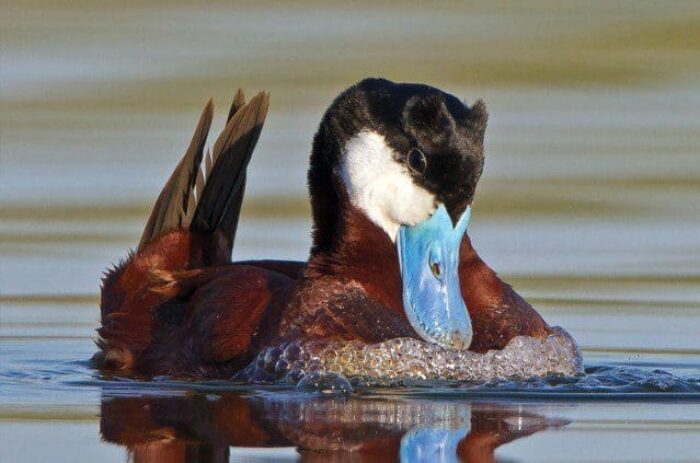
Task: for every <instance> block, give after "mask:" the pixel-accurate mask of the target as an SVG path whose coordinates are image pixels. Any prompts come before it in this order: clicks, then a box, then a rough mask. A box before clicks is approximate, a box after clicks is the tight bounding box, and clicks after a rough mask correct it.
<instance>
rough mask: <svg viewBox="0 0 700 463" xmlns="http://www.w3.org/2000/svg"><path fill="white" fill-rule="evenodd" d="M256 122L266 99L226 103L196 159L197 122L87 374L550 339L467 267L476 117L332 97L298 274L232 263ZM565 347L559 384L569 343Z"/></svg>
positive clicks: (104, 303)
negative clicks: (95, 368)
mask: <svg viewBox="0 0 700 463" xmlns="http://www.w3.org/2000/svg"><path fill="white" fill-rule="evenodd" d="M267 107H268V97H267V95H265V94H259V95H257V96H256V97H254V98H253V99H252V100H251V101H250V102H249V103H248V104H245V103H244V99H243V96H242V93H241V92H240V91H239V93H238V94H237V95H236V98H234V102H233V105H232V107H231V111H230V112H229V119H228V123H227V125H226V127H225V129H224V130H223V132H222V134H221V135H220V137H219V138H218V140H217V141H216V142H215V143H214V145H213V150H212V152H211V155H209V154H207V155H206V156H204V145H205V141H206V136H207V133H208V131H209V126H210V123H211V118H212V107H211V104H208V105H207V107H206V108H205V110H204V113H203V114H202V117H201V119H200V122H199V124H198V127H197V130H196V132H195V134H194V137H193V140H192V143H191V145H190V147H189V149H188V151H187V152H186V154H185V156H184V157H183V159H182V160H181V161H180V163H179V164H178V166H177V167H176V169H175V171H174V173H173V174H172V176H171V178H170V180H169V181H168V183H167V184H166V186H165V187H164V189H163V192H162V193H161V195H160V197H159V198H158V201H157V202H156V205H155V206H154V209H153V212H152V214H151V217H150V219H149V221H148V224H147V226H146V229H145V231H144V234H143V237H142V239H141V243H140V245H139V247H138V250H137V251H136V252H135V253H133V254H132V255H130V256H129V257H128V258H127V259H126V260H125V261H124V262H123V263H121V264H120V265H118V266H117V267H116V268H115V269H113V270H112V271H110V272H109V273H108V275H107V276H106V278H105V280H104V284H103V289H102V300H101V310H102V320H101V322H102V326H101V328H100V329H99V330H98V332H99V346H100V348H101V351H100V353H98V355H96V357H95V358H96V360H97V361H98V363H99V365H100V366H101V367H102V368H104V369H106V370H115V371H120V372H122V373H126V374H131V375H145V376H153V375H170V376H186V377H194V378H228V377H231V376H232V375H234V374H236V373H240V372H241V371H242V370H243V369H244V368H245V367H246V366H248V365H249V364H250V363H251V361H252V360H253V359H254V358H255V357H256V356H258V362H257V363H258V364H259V366H260V367H261V368H268V369H269V365H267V366H266V365H265V361H264V358H261V356H262V357H265V356H267V357H269V358H268V360H269V361H274V362H278V361H279V358H278V357H280V356H281V357H282V358H283V359H284V358H286V357H285V355H286V354H285V352H283V349H281V348H277V346H283V347H284V348H287V350H289V348H290V346H291V348H292V349H293V350H294V349H296V350H297V351H298V352H297V353H299V352H301V351H303V350H304V349H303V346H305V345H313V346H317V347H318V346H320V345H326V346H328V345H335V346H344V345H345V346H351V345H352V346H364V345H367V344H377V343H386V342H392V340H396V339H397V338H414V339H420V340H422V341H427V342H428V343H429V344H425V345H431V346H434V345H435V344H437V345H439V346H441V349H444V350H445V351H446V352H464V351H466V350H467V348H468V349H469V351H470V352H472V353H485V352H487V351H489V350H493V349H498V350H500V349H503V348H505V347H506V346H507V345H508V344H509V343H510V342H511V341H512V340H514V339H515V338H519V337H522V336H525V337H528V338H534V339H538V340H541V341H542V342H546V341H547V339H550V340H551V338H552V337H553V336H554V337H557V336H559V337H561V336H563V335H562V332H561V331H557V330H555V329H553V328H551V327H549V326H548V325H547V324H546V323H545V322H544V320H543V319H542V318H541V317H540V315H539V314H538V313H537V312H536V311H535V310H534V309H533V308H532V307H531V306H530V305H529V304H528V303H527V302H526V301H525V300H524V299H523V298H522V297H520V296H519V295H518V294H517V293H516V292H515V291H514V290H513V289H512V288H511V287H510V286H508V285H507V284H506V283H504V282H503V281H502V280H501V279H500V278H499V277H498V276H497V275H496V273H495V272H494V271H493V270H492V269H491V268H489V266H488V265H486V264H485V263H484V262H483V261H482V260H481V258H480V257H479V256H478V254H477V253H476V251H475V250H474V248H473V247H472V244H471V241H470V239H469V237H468V235H467V233H466V231H467V224H468V220H469V214H470V211H471V204H472V201H473V198H474V191H475V188H476V184H477V182H478V179H479V177H480V175H481V171H482V167H483V159H484V157H483V140H484V132H485V129H486V120H487V114H486V110H485V106H484V104H483V103H482V102H481V101H479V102H477V103H475V104H474V105H473V106H471V107H469V106H467V105H465V104H463V103H462V102H461V101H459V100H458V99H457V98H455V97H454V96H452V95H449V94H446V93H444V92H442V91H440V90H437V89H435V88H432V87H428V86H425V85H419V84H395V83H392V82H390V81H387V80H383V79H366V80H364V81H362V82H360V83H358V84H356V85H354V86H353V87H350V88H349V89H348V90H346V91H345V92H343V93H342V94H341V95H340V96H339V97H338V98H336V100H335V101H334V102H333V104H332V105H331V106H330V108H329V109H328V111H327V112H326V114H325V115H324V117H323V119H322V121H321V124H320V127H319V130H318V132H317V134H316V136H315V138H314V144H313V150H312V154H311V160H310V169H309V176H308V181H309V189H310V196H311V204H312V210H313V245H312V248H311V252H310V257H309V260H308V261H307V262H290V261H274V260H261V261H246V262H233V263H232V262H231V253H232V248H233V242H234V237H235V231H236V228H237V224H238V215H239V212H240V207H241V202H242V199H243V192H244V188H245V181H246V168H247V165H248V162H249V160H250V156H251V154H252V151H253V148H254V146H255V144H256V142H257V139H258V137H259V134H260V131H261V129H262V124H263V121H264V118H265V116H266V113H267ZM203 160H204V164H205V165H204V168H203V169H202V168H200V164H202V161H203ZM564 334H565V333H564ZM567 339H570V338H567ZM396 345H398V344H396ZM300 346H301V347H302V348H301V350H299V349H300ZM567 348H568V349H569V350H570V352H568V353H567V355H568V356H570V357H571V359H572V360H571V362H572V363H571V365H572V367H571V368H573V370H575V369H576V368H577V367H576V366H575V365H574V363H575V360H574V358H575V357H576V356H577V352H576V348H575V344H574V343H573V342H571V345H569V347H567ZM275 349H276V351H275ZM358 349H359V350H361V347H358ZM271 350H272V351H275V352H276V354H275V355H277V357H275V356H274V355H273V354H271V353H270V352H271ZM312 350H313V349H312ZM307 351H308V349H307ZM306 354H307V355H308V352H306ZM516 355H517V354H516ZM287 360H289V359H287ZM292 360H293V359H292ZM419 361H428V360H425V359H423V360H421V359H419ZM273 369H274V368H273ZM554 369H556V368H554ZM247 370H250V368H248V369H247ZM573 370H572V371H573ZM564 371H568V370H566V369H564Z"/></svg>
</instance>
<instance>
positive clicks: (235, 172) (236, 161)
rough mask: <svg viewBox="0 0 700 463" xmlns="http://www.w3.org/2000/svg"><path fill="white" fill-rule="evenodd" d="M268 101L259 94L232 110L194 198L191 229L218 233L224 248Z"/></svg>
mask: <svg viewBox="0 0 700 463" xmlns="http://www.w3.org/2000/svg"><path fill="white" fill-rule="evenodd" d="M237 97H238V95H237ZM241 98H242V94H241ZM268 104H269V96H268V95H267V94H266V93H259V94H257V95H256V96H255V97H254V98H253V99H252V100H250V103H248V104H246V105H244V106H243V107H241V108H240V109H239V110H237V111H232V112H233V113H234V114H233V116H232V117H231V119H230V120H229V121H228V123H227V124H226V127H225V128H224V130H223V131H222V132H221V135H220V136H219V138H218V139H217V140H216V143H214V149H213V151H212V154H211V159H212V162H211V164H213V167H212V169H211V172H209V173H207V175H206V184H205V186H204V190H203V191H202V193H201V195H199V197H198V199H197V210H196V211H195V213H194V217H193V218H192V222H191V224H190V230H192V231H199V232H210V233H212V232H215V231H219V232H221V233H222V235H223V236H224V237H225V238H226V240H227V243H226V244H227V245H228V249H233V242H234V238H235V233H236V229H237V227H238V217H239V214H240V211H241V204H242V202H243V193H244V190H245V178H246V168H247V167H248V163H249V162H250V158H251V156H252V154H253V149H254V148H255V144H256V143H257V142H258V138H260V132H261V130H262V127H263V122H264V121H265V116H266V115H267V109H268ZM235 105H236V100H235V99H234V106H235Z"/></svg>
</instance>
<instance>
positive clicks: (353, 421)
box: [100, 393, 568, 463]
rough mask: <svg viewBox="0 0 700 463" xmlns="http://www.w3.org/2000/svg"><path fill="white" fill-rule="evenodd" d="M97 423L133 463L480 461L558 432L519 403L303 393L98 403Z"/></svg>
mask: <svg viewBox="0 0 700 463" xmlns="http://www.w3.org/2000/svg"><path fill="white" fill-rule="evenodd" d="M101 416H102V418H101V423H100V430H101V434H102V437H103V438H104V439H105V440H106V441H108V442H111V443H115V444H119V445H123V446H126V447H127V449H128V451H129V455H130V459H131V460H132V461H133V462H134V463H146V462H149V463H153V462H174V463H177V462H224V461H229V459H230V458H232V457H233V456H236V457H240V458H243V457H245V461H279V459H286V460H292V461H294V460H296V459H298V458H300V459H301V460H302V461H311V462H316V461H318V462H321V461H323V462H326V461H353V462H369V461H377V462H384V461H398V460H399V459H400V460H401V461H425V462H437V461H475V462H476V461H478V462H482V461H486V462H488V461H494V451H495V449H496V448H497V447H499V446H500V445H503V444H505V443H507V442H510V441H513V440H515V439H518V438H522V437H526V436H529V435H531V434H533V433H535V432H537V431H541V430H545V429H548V428H553V427H562V426H565V425H566V424H568V422H567V421H565V420H559V419H552V418H547V417H544V416H540V415H538V414H537V413H536V409H535V408H534V407H525V406H522V405H515V406H514V405H505V404H495V403H468V402H467V403H465V402H458V401H453V400H452V401H450V400H416V399H405V400H397V399H392V400H387V399H382V398H360V397H357V396H350V397H342V396H341V397H339V396H324V395H306V394H304V395H285V394H269V395H253V396H246V395H240V394H236V393H223V394H217V395H212V394H188V395H186V396H179V397H163V396H155V397H154V396H150V397H124V396H122V397H119V396H116V397H103V400H102V407H101ZM280 447H282V448H284V447H286V449H285V450H282V451H280V450H281V449H279V448H280ZM290 447H292V448H296V452H298V453H296V452H294V451H293V450H292V449H291V448H290ZM273 448H278V449H277V450H273ZM264 449H268V450H264Z"/></svg>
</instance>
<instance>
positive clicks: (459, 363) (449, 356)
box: [235, 327, 583, 384]
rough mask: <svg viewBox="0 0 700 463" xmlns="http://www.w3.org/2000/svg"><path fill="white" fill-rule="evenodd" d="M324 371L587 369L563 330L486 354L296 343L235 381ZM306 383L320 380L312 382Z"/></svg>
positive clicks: (374, 374) (465, 376) (453, 375)
mask: <svg viewBox="0 0 700 463" xmlns="http://www.w3.org/2000/svg"><path fill="white" fill-rule="evenodd" d="M319 372H323V373H327V372H333V373H336V374H338V375H342V376H344V377H346V378H351V379H355V380H359V381H362V380H365V381H372V382H391V381H393V380H437V379H441V380H459V381H473V382H486V381H493V380H500V379H526V378H532V377H542V376H546V375H550V374H561V375H575V374H579V373H582V372H583V366H582V361H581V355H580V353H579V349H578V346H577V345H576V342H575V341H574V340H573V338H572V337H571V336H570V335H569V334H568V333H567V332H566V331H564V330H563V329H561V328H558V327H557V328H555V329H554V333H553V334H551V335H549V336H548V337H546V338H533V337H527V336H519V337H516V338H513V339H512V340H511V341H510V343H508V345H507V346H506V347H505V348H504V349H503V350H491V351H488V352H486V353H484V354H479V353H476V352H470V351H462V350H454V349H449V348H446V347H443V346H439V345H437V344H432V343H426V342H424V341H421V340H418V339H413V338H396V339H391V340H388V341H385V342H382V343H378V344H364V343H361V342H358V341H332V342H306V343H298V342H293V343H288V344H283V345H280V346H276V347H268V348H266V349H264V350H263V351H262V352H260V353H259V354H258V355H257V357H256V358H255V359H254V360H253V362H252V363H251V364H250V365H249V366H248V367H246V368H245V369H244V370H243V371H242V372H241V373H239V374H238V375H237V376H236V378H235V379H237V380H243V381H251V382H275V383H277V382H286V383H294V384H297V383H299V382H300V381H301V380H303V379H304V378H305V377H307V376H308V375H314V376H313V378H316V377H317V376H318V373H319ZM310 378H311V377H310ZM306 383H314V381H312V380H311V379H309V380H308V381H305V382H304V384H306Z"/></svg>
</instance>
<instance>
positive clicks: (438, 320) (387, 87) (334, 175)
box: [309, 79, 487, 348]
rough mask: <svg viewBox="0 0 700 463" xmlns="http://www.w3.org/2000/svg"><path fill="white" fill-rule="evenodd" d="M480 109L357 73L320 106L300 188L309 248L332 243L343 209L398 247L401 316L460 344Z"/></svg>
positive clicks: (465, 340) (467, 325)
mask: <svg viewBox="0 0 700 463" xmlns="http://www.w3.org/2000/svg"><path fill="white" fill-rule="evenodd" d="M486 121H487V113H486V108H485V105H484V104H483V102H482V101H477V102H476V103H475V104H474V105H473V106H471V107H469V106H467V105H466V104H464V103H463V102H462V101H460V100H459V99H458V98H456V97H454V96H452V95H450V94H447V93H445V92H442V91H440V90H438V89H436V88H433V87H429V86H427V85H421V84H399V83H394V82H390V81H388V80H384V79H365V80H363V81H361V82H359V83H358V84H356V85H354V86H352V87H350V88H349V89H347V90H346V91H344V92H343V93H342V94H341V95H340V96H338V97H337V98H336V100H335V101H334V102H333V103H332V104H331V106H330V108H329V109H328V110H327V111H326V113H325V115H324V117H323V119H322V121H321V124H320V127H319V130H318V132H317V134H316V137H315V138H314V147H313V151H312V155H311V167H310V170H309V188H310V193H311V197H312V207H313V214H314V244H313V248H312V251H311V252H312V255H314V254H321V253H333V252H334V251H336V250H337V249H336V248H337V247H338V246H342V239H346V237H345V236H344V235H346V230H344V228H346V221H347V219H348V216H349V215H350V213H351V211H352V213H357V211H359V213H360V214H362V215H364V216H365V217H366V218H367V219H369V221H370V222H372V223H373V224H374V225H376V227H378V228H379V229H381V230H382V231H383V232H384V233H385V234H386V238H388V240H386V242H387V243H389V241H390V242H393V243H394V246H396V249H397V251H398V260H399V262H398V264H399V266H400V270H401V279H402V287H403V305H404V310H405V312H406V316H407V318H408V320H409V322H410V323H411V325H412V326H413V328H414V329H415V331H416V332H417V333H418V335H419V336H421V337H422V338H423V339H424V340H427V341H431V342H437V343H439V344H442V345H446V346H450V347H455V348H467V347H469V344H470V342H471V337H472V329H471V322H470V319H469V313H468V312H467V309H466V306H465V304H464V301H463V298H462V295H461V290H460V285H459V273H458V265H459V248H460V243H461V241H462V238H463V236H464V234H465V233H466V229H467V224H468V221H469V215H470V211H471V203H472V200H473V198H474V192H475V189H476V184H477V182H478V180H479V177H480V176H481V171H482V168H483V164H484V156H483V141H484V131H485V129H486Z"/></svg>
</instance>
